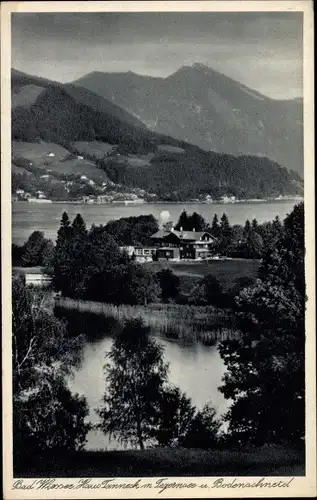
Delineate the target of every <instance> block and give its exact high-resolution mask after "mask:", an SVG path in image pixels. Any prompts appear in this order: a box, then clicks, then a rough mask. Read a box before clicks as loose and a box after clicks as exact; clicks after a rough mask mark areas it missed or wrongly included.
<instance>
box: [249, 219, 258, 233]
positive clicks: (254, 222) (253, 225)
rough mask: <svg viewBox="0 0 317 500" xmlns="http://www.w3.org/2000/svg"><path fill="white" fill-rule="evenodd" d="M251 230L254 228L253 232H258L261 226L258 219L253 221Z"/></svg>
mask: <svg viewBox="0 0 317 500" xmlns="http://www.w3.org/2000/svg"><path fill="white" fill-rule="evenodd" d="M251 228H252V231H255V232H257V231H258V229H259V224H258V221H257V220H256V219H252V222H251Z"/></svg>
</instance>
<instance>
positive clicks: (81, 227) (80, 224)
mask: <svg viewBox="0 0 317 500" xmlns="http://www.w3.org/2000/svg"><path fill="white" fill-rule="evenodd" d="M72 228H73V231H72V236H73V238H74V239H75V240H79V241H82V240H84V239H85V236H86V235H87V229H86V224H85V221H84V219H83V218H82V216H81V214H77V215H76V217H75V219H74V220H73V223H72Z"/></svg>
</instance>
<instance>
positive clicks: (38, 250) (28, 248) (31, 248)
mask: <svg viewBox="0 0 317 500" xmlns="http://www.w3.org/2000/svg"><path fill="white" fill-rule="evenodd" d="M46 241H47V240H45V238H44V233H43V232H42V231H33V233H32V234H31V235H30V236H29V238H28V240H27V242H26V243H25V248H24V254H23V256H22V261H23V265H24V266H31V267H32V266H40V265H42V253H43V250H44V248H45V245H46Z"/></svg>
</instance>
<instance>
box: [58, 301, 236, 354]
mask: <svg viewBox="0 0 317 500" xmlns="http://www.w3.org/2000/svg"><path fill="white" fill-rule="evenodd" d="M56 308H57V309H59V314H58V315H59V316H60V315H62V313H61V310H64V311H65V312H66V311H69V312H70V311H77V312H79V313H81V316H86V315H88V316H89V318H90V319H91V320H93V318H97V317H98V318H99V320H100V321H99V322H100V323H101V328H102V327H103V323H104V326H105V327H106V326H107V328H109V324H111V325H112V326H113V325H114V324H115V323H116V322H118V323H124V322H125V321H127V320H129V319H132V318H135V319H136V318H140V319H142V321H143V323H144V324H145V325H146V326H148V327H149V328H150V329H151V331H152V332H153V333H159V334H160V335H163V336H165V337H168V338H174V339H179V340H183V341H188V342H194V341H200V342H202V343H204V344H205V345H214V344H215V343H216V342H217V340H223V338H224V336H226V335H228V334H230V331H231V330H232V328H230V327H229V328H228V325H230V314H229V313H226V312H225V311H224V310H222V309H217V308H215V307H212V306H191V305H177V304H161V303H158V304H149V305H147V306H142V305H135V306H131V305H125V304H120V305H115V304H108V303H102V302H92V301H83V300H75V299H69V298H59V299H58V300H57V301H56ZM66 316H67V314H66ZM111 321H112V323H111ZM109 322H110V323H109ZM89 323H90V321H89V322H86V325H87V324H89ZM110 333H111V332H110ZM231 333H233V331H232V332H231Z"/></svg>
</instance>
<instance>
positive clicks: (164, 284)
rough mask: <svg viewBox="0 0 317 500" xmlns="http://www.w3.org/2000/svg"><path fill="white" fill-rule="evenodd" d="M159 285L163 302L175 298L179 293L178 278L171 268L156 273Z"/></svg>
mask: <svg viewBox="0 0 317 500" xmlns="http://www.w3.org/2000/svg"><path fill="white" fill-rule="evenodd" d="M156 276H157V278H158V281H159V284H160V287H161V295H162V300H163V302H168V301H169V299H175V297H176V296H177V295H178V293H179V286H180V280H179V277H178V276H176V275H175V274H174V273H173V271H171V269H162V271H159V272H158V273H157V274H156Z"/></svg>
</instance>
